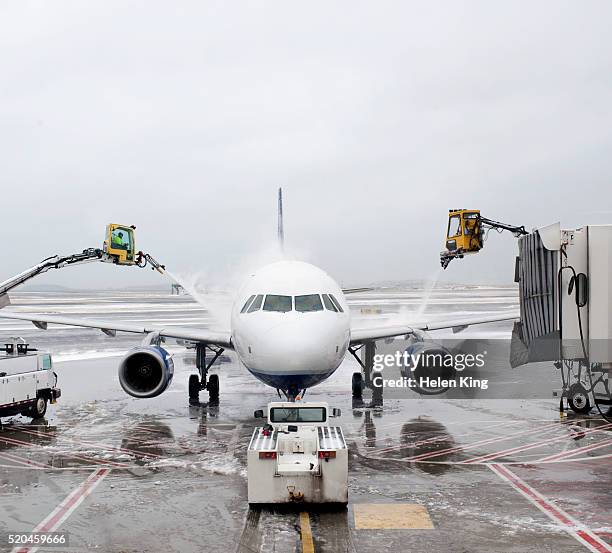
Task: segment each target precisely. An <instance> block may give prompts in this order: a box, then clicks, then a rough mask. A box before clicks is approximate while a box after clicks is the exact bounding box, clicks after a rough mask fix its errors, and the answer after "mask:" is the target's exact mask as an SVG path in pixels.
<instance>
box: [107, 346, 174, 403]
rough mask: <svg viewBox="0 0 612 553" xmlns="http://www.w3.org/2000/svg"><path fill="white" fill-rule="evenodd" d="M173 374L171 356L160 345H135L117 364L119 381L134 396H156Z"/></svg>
mask: <svg viewBox="0 0 612 553" xmlns="http://www.w3.org/2000/svg"><path fill="white" fill-rule="evenodd" d="M173 375H174V362H173V361H172V357H171V356H170V354H169V353H168V352H167V351H166V350H165V349H164V348H162V347H160V346H153V345H151V346H138V347H135V348H133V349H131V350H130V351H129V352H128V353H127V354H126V356H125V357H124V358H123V360H122V361H121V364H120V365H119V383H120V384H121V387H122V388H123V389H124V390H125V392H126V393H128V394H129V395H131V396H134V397H140V398H148V397H156V396H158V395H159V394H161V393H162V392H163V391H165V390H166V388H167V387H168V386H169V385H170V382H172V377H173Z"/></svg>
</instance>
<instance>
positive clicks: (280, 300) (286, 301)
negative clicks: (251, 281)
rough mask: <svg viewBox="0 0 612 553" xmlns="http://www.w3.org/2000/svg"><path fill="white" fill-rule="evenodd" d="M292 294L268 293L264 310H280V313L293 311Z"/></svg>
mask: <svg viewBox="0 0 612 553" xmlns="http://www.w3.org/2000/svg"><path fill="white" fill-rule="evenodd" d="M291 308H292V307H291V296H276V295H274V294H268V295H267V296H266V301H264V306H263V310H264V311H279V312H280V313H287V312H288V311H291Z"/></svg>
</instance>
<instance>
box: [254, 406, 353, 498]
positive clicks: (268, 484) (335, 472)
mask: <svg viewBox="0 0 612 553" xmlns="http://www.w3.org/2000/svg"><path fill="white" fill-rule="evenodd" d="M339 414H340V413H339V411H338V410H336V409H330V408H329V406H328V404H327V403H323V402H316V403H315V402H310V403H301V402H273V403H270V404H269V405H268V414H267V423H266V424H265V425H264V426H262V427H257V428H255V430H254V431H253V435H252V437H251V441H250V443H249V448H248V452H247V474H248V496H249V504H251V505H256V504H272V503H302V502H304V503H337V504H341V505H346V503H347V502H348V449H347V446H346V441H345V439H344V434H343V432H342V428H340V427H339V426H334V425H330V423H329V419H330V418H332V417H334V416H338V415H339ZM255 416H256V417H263V411H256V412H255Z"/></svg>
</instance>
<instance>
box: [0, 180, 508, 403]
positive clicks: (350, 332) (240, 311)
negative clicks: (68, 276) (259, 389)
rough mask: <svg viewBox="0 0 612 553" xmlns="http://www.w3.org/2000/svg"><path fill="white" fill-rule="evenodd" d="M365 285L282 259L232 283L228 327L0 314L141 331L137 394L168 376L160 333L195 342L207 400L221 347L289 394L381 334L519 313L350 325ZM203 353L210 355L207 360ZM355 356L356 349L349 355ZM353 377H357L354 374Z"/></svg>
mask: <svg viewBox="0 0 612 553" xmlns="http://www.w3.org/2000/svg"><path fill="white" fill-rule="evenodd" d="M278 214H279V217H278V238H279V244H280V246H281V249H282V247H283V242H284V231H283V219H282V191H281V190H280V189H279V199H278ZM362 290H364V289H359V288H356V289H345V290H343V289H342V288H341V287H340V286H339V285H338V283H337V282H336V281H335V280H334V279H333V278H332V277H331V276H329V275H328V274H327V273H326V272H324V271H323V270H322V269H320V268H318V267H316V266H314V265H312V264H310V263H306V262H303V261H293V260H282V261H277V262H274V263H271V264H268V265H265V266H263V267H262V268H260V269H259V270H257V271H255V272H254V273H252V274H251V275H249V276H248V277H247V278H246V280H245V282H244V284H243V285H242V287H241V288H240V289H239V291H238V293H237V295H236V297H235V300H234V302H233V306H232V310H231V319H230V321H231V322H230V328H229V329H221V328H214V327H213V328H208V329H204V330H202V329H190V328H178V327H174V326H173V327H169V328H164V327H156V326H154V325H144V326H138V325H133V324H124V323H120V322H119V323H118V322H108V321H100V320H89V319H81V318H73V317H62V316H46V315H45V316H40V315H31V314H24V313H16V312H10V311H7V310H6V309H2V310H0V317H2V318H7V319H18V320H26V321H31V322H32V323H33V324H34V325H35V326H37V327H38V328H41V329H46V328H47V325H48V324H59V325H71V326H79V327H85V328H96V329H100V330H102V331H103V332H105V333H106V334H108V335H111V336H114V335H115V334H116V332H129V333H137V334H144V335H145V338H144V340H143V342H142V344H141V345H140V346H137V347H135V348H133V349H131V350H130V351H128V352H127V354H126V356H125V357H124V358H123V359H122V361H121V363H120V365H119V382H120V384H121V386H122V388H123V389H124V391H125V392H126V393H127V394H129V395H131V396H133V397H136V398H153V397H156V396H158V395H160V394H161V393H163V392H164V391H165V390H166V389H167V388H168V386H169V385H170V383H171V381H172V377H173V374H174V364H173V361H172V357H171V355H170V354H169V353H168V352H167V351H166V350H165V349H164V348H163V347H161V345H160V344H161V343H162V342H163V341H165V340H166V339H174V340H177V341H179V343H183V344H190V345H195V348H196V366H197V368H198V372H199V374H197V375H196V374H192V375H190V378H189V398H190V400H197V399H198V397H199V393H200V391H202V390H207V391H208V393H209V399H210V400H217V399H218V397H219V378H218V375H217V374H211V375H209V374H208V372H209V370H210V368H211V367H212V365H213V364H214V363H215V362H216V361H217V359H218V358H219V357H220V356H221V354H222V353H223V352H224V351H226V350H233V351H234V352H235V354H236V356H237V357H238V360H239V361H240V363H241V364H242V365H243V366H244V367H245V368H246V370H247V371H249V372H250V373H251V374H252V375H253V376H254V377H255V378H257V379H258V380H260V381H261V382H263V383H264V384H267V385H268V386H271V387H272V388H275V389H276V390H277V391H278V393H279V395H280V393H281V392H282V393H283V394H284V395H285V397H286V398H287V399H288V400H295V399H296V398H298V397H300V395H302V396H303V394H304V392H305V390H307V389H308V388H311V387H313V386H316V385H317V384H320V383H321V382H323V381H324V380H326V379H327V378H329V376H331V375H332V374H333V373H334V372H335V371H336V369H338V367H339V366H340V364H341V363H342V361H343V360H344V358H345V356H346V354H347V352H350V353H352V354H353V355H355V352H356V350H357V349H358V348H359V347H361V346H363V345H364V344H367V343H371V342H376V341H377V340H381V339H392V338H396V337H400V336H410V335H414V334H415V333H418V332H419V331H428V330H440V329H446V328H453V329H460V330H463V329H464V328H466V327H467V326H470V325H475V324H484V323H491V322H497V321H508V320H515V319H518V317H519V315H518V313H514V314H504V315H493V316H485V317H481V318H478V319H476V318H472V319H459V320H446V321H442V322H439V321H436V322H433V323H432V322H426V321H425V322H423V321H415V322H414V323H413V324H394V325H389V324H379V325H376V326H371V327H368V328H358V327H355V326H354V325H353V322H352V319H351V314H350V309H349V305H348V303H347V300H346V294H348V293H353V292H356V291H362ZM207 352H210V353H211V354H212V359H211V360H210V361H208V360H207V359H206V356H207ZM355 356H356V355H355ZM355 377H357V378H355ZM359 377H361V373H356V374H355V375H354V377H353V395H354V396H355V395H356V394H357V393H359V390H356V389H355V386H360V385H361V378H359Z"/></svg>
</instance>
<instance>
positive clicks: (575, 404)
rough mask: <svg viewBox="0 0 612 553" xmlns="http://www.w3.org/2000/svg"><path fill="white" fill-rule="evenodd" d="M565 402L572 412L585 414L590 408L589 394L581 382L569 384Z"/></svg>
mask: <svg viewBox="0 0 612 553" xmlns="http://www.w3.org/2000/svg"><path fill="white" fill-rule="evenodd" d="M567 402H568V403H569V406H570V407H571V408H572V411H574V413H580V414H586V413H588V412H589V411H590V410H591V401H590V400H589V394H588V392H587V391H586V389H585V387H584V386H583V385H582V384H573V385H572V386H570V389H569V392H568V396H567Z"/></svg>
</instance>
